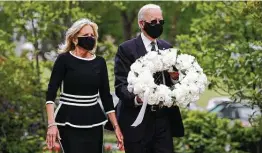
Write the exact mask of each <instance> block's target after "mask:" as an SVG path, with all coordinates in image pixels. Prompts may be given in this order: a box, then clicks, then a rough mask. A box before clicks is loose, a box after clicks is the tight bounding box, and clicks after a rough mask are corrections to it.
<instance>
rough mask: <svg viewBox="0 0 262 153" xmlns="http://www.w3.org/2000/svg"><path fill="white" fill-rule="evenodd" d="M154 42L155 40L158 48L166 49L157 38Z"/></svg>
mask: <svg viewBox="0 0 262 153" xmlns="http://www.w3.org/2000/svg"><path fill="white" fill-rule="evenodd" d="M156 42H157V46H158V49H160V50H164V49H167V48H165V46H164V44H163V43H162V42H161V41H160V40H158V39H157V40H156Z"/></svg>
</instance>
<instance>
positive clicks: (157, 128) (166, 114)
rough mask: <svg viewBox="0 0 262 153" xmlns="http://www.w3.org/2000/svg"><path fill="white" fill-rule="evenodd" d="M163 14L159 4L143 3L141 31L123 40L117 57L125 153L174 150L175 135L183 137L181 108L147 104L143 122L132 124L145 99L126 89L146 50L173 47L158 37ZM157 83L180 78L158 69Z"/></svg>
mask: <svg viewBox="0 0 262 153" xmlns="http://www.w3.org/2000/svg"><path fill="white" fill-rule="evenodd" d="M163 24H164V20H163V16H162V11H161V8H160V7H159V6H158V5H154V4H148V5H145V6H143V7H142V8H141V9H140V11H139V13H138V25H139V27H140V29H141V34H140V35H139V36H138V37H136V38H134V39H131V40H128V41H126V42H124V43H122V44H121V45H120V46H119V48H118V51H117V54H116V57H115V89H116V95H117V96H118V98H119V99H120V100H119V104H118V110H117V113H118V115H119V124H120V127H121V130H122V132H123V135H124V145H125V151H126V153H173V140H172V137H182V136H184V127H183V123H182V118H181V114H180V110H179V108H178V107H177V106H173V107H171V108H167V107H162V108H160V107H159V106H157V105H153V106H152V105H148V106H147V109H146V112H145V116H144V119H143V121H142V123H141V124H140V125H138V126H136V127H132V126H131V125H132V123H133V122H134V121H135V119H136V118H137V116H138V113H139V111H140V109H141V105H142V103H143V101H142V100H141V99H140V98H139V97H138V96H137V95H134V94H133V93H130V92H129V91H128V90H127V85H128V83H127V76H128V72H129V71H130V66H131V65H132V64H133V63H134V62H135V61H136V59H138V58H139V57H141V56H144V55H145V54H146V53H147V52H150V51H157V50H158V49H168V48H171V47H172V46H171V45H170V44H169V43H168V42H166V41H164V40H159V39H157V38H158V37H159V36H160V35H161V33H162V32H163ZM154 78H155V83H156V84H165V85H167V86H172V85H173V80H175V79H177V76H176V75H175V73H168V72H166V71H164V72H157V73H155V74H154Z"/></svg>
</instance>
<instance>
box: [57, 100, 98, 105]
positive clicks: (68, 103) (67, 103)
mask: <svg viewBox="0 0 262 153" xmlns="http://www.w3.org/2000/svg"><path fill="white" fill-rule="evenodd" d="M60 103H62V104H65V105H72V106H93V105H96V104H98V102H97V101H96V102H94V103H90V104H75V103H70V102H64V101H60Z"/></svg>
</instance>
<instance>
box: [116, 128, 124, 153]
mask: <svg viewBox="0 0 262 153" xmlns="http://www.w3.org/2000/svg"><path fill="white" fill-rule="evenodd" d="M114 128H115V134H116V138H117V147H118V148H119V149H120V150H124V137H123V135H122V132H121V130H120V128H119V126H118V125H117V126H115V127H114Z"/></svg>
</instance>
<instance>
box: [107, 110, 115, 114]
mask: <svg viewBox="0 0 262 153" xmlns="http://www.w3.org/2000/svg"><path fill="white" fill-rule="evenodd" d="M113 112H115V110H111V111H108V112H106V114H109V113H113Z"/></svg>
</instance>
